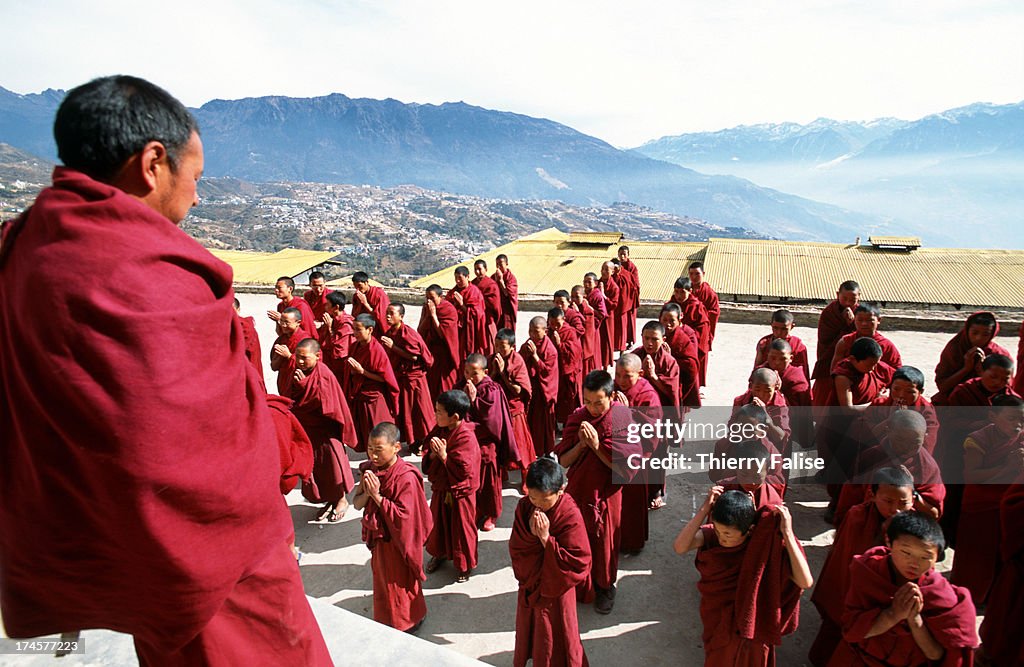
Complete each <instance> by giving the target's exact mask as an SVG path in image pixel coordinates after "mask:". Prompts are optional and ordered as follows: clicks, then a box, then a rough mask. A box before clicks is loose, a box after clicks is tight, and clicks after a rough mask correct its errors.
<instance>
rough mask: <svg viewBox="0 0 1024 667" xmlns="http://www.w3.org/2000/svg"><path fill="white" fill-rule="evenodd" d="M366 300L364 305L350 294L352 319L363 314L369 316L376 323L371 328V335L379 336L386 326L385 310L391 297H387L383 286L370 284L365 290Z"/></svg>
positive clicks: (389, 303) (386, 310)
mask: <svg viewBox="0 0 1024 667" xmlns="http://www.w3.org/2000/svg"><path fill="white" fill-rule="evenodd" d="M366 302H367V304H368V306H364V305H363V304H362V302H360V301H359V299H358V298H356V296H355V295H352V319H355V318H357V317H359V316H360V315H363V314H366V315H369V316H371V317H372V318H373V321H374V322H376V323H377V326H376V327H374V329H373V335H374V336H377V337H378V338H380V337H381V336H382V335H383V334H384V330H385V329H386V328H387V326H388V325H387V312H388V306H390V305H391V299H390V298H388V294H387V292H385V291H384V289H383V288H381V287H374V286H371V287H370V288H369V289H368V290H367V291H366Z"/></svg>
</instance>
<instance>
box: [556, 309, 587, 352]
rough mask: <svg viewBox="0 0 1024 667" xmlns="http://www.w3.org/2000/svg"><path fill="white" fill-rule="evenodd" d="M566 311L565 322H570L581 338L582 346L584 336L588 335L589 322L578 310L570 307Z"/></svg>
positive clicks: (581, 344)
mask: <svg viewBox="0 0 1024 667" xmlns="http://www.w3.org/2000/svg"><path fill="white" fill-rule="evenodd" d="M562 312H563V313H565V323H566V324H568V325H569V326H570V327H571V328H572V329H573V331H575V332H576V335H577V336H578V337H579V339H580V346H581V347H582V346H583V337H584V336H586V335H587V323H586V320H585V319H584V318H583V315H582V314H581V313H580V311H578V310H574V309H573V308H569V309H568V310H564V311H562Z"/></svg>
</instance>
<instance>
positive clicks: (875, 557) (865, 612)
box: [829, 547, 978, 667]
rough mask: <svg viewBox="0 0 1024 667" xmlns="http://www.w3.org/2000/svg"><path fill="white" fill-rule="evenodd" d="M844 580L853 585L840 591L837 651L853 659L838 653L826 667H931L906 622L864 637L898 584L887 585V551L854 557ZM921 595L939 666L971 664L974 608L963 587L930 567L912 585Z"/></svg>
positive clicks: (889, 582) (890, 578)
mask: <svg viewBox="0 0 1024 667" xmlns="http://www.w3.org/2000/svg"><path fill="white" fill-rule="evenodd" d="M850 581H851V582H856V585H855V586H850V587H849V590H847V592H846V600H845V602H844V607H845V610H844V611H843V620H842V623H843V639H845V640H846V643H845V644H841V645H840V649H843V648H844V647H846V646H848V647H850V649H851V651H852V653H853V654H854V655H853V656H850V659H849V661H846V660H842V656H840V655H839V654H838V653H837V655H836V656H834V657H833V662H831V663H829V665H830V667H831V665H833V664H834V665H907V666H908V667H925V666H926V665H932V664H935V663H930V662H929V661H928V660H927V659H926V658H925V655H924V653H922V652H921V649H920V648H918V646H917V643H916V642H915V641H914V638H913V636H912V635H911V634H910V628H909V627H908V626H907V623H906V621H901V622H900V623H899V624H898V625H896V626H895V627H893V628H892V629H891V630H889V631H888V632H884V633H882V634H880V635H875V636H874V637H869V638H866V637H865V635H866V634H867V632H868V630H870V629H871V626H872V624H873V623H874V622H875V619H876V618H878V615H879V614H880V613H881V612H882V610H884V609H886V608H888V607H889V605H890V604H891V603H892V597H893V595H894V594H895V593H896V590H897V589H898V588H899V587H900V586H901V585H902V582H901V583H900V584H897V583H894V582H893V574H892V566H891V565H890V564H889V549H888V548H887V547H875V548H873V549H870V550H868V551H867V552H865V553H864V554H862V555H860V556H854V558H853V563H852V564H851V565H850ZM917 585H918V586H919V587H920V588H921V593H922V594H923V595H924V609H923V610H922V612H921V618H922V619H923V620H924V623H925V625H926V626H927V627H928V631H929V632H931V635H932V637H934V638H935V640H936V641H937V642H938V643H939V644H940V645H941V646H942V647H943V648H944V649H945V651H946V654H945V656H944V657H943V659H942V661H941V663H939V664H941V665H942V667H958V666H960V665H964V666H969V665H972V664H974V655H973V654H974V647H976V646H977V645H978V634H977V632H976V631H975V629H974V628H975V624H976V618H975V609H974V603H973V602H971V594H970V593H969V592H968V591H967V589H966V588H961V587H959V586H954V585H952V584H950V583H949V582H948V581H946V579H945V578H943V576H942V575H941V574H939V573H938V572H936V571H935V569H934V568H932V569H931V570H929V571H928V572H927V573H926V574H924V575H922V576H921V578H920V579H919V580H918V581H917Z"/></svg>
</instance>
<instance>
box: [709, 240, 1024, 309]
mask: <svg viewBox="0 0 1024 667" xmlns="http://www.w3.org/2000/svg"><path fill="white" fill-rule="evenodd" d="M704 263H705V270H706V271H707V274H708V282H710V283H711V285H712V286H713V287H714V288H715V290H717V291H718V293H719V294H722V295H724V298H727V299H728V298H731V295H734V294H735V295H739V296H758V295H760V296H763V297H765V298H767V299H775V298H780V297H788V298H790V299H821V300H830V299H832V298H834V296H835V293H836V289H837V288H838V286H839V284H840V283H841V282H843V281H845V280H856V281H857V282H858V283H859V284H860V286H861V293H862V295H863V298H864V299H865V300H868V301H886V302H894V303H920V304H930V303H934V304H961V305H971V306H995V307H1005V308H1021V307H1024V251H1021V250H973V249H970V250H963V249H951V248H921V249H918V250H915V251H914V252H913V253H910V254H904V253H899V254H896V253H892V252H885V251H884V250H878V249H876V248H873V247H871V246H853V245H842V244H835V243H810V242H808V243H801V242H794V241H756V240H738V239H711V240H710V241H709V242H708V248H707V256H706V259H705V261H704Z"/></svg>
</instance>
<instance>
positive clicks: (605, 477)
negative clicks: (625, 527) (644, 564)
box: [555, 403, 640, 601]
mask: <svg viewBox="0 0 1024 667" xmlns="http://www.w3.org/2000/svg"><path fill="white" fill-rule="evenodd" d="M630 420H631V417H630V411H629V409H628V408H626V407H624V406H622V405H619V404H618V403H612V407H611V408H610V409H609V410H608V411H607V412H605V413H604V414H603V415H601V416H600V417H594V416H593V415H591V414H590V412H588V411H587V409H586V408H580V409H578V410H576V412H574V413H572V414H571V415H570V416H569V419H568V421H566V423H565V428H563V429H562V441H561V442H560V443H559V445H558V447H557V448H556V449H555V452H556V453H557V454H558V455H559V457H561V456H564V455H565V454H566V453H567V452H568V451H569V450H570V449H572V448H573V447H574V446H575V445H576V443H577V442H579V429H580V424H582V423H583V422H588V423H590V424H591V425H592V426H593V427H594V428H595V429H596V430H597V434H598V439H599V442H600V448H601V451H602V452H603V453H604V454H605V455H606V456H608V458H609V459H610V460H611V461H612V462H613V463H618V464H619V465H620V467H621V468H623V469H624V470H623V471H622V472H623V473H628V472H630V471H629V469H628V468H627V467H626V461H627V458H628V457H629V455H630V454H640V446H639V444H636V445H634V444H632V443H630V442H629V441H628V439H627V436H626V426H627V425H628V424H629V423H630ZM568 478H569V481H568V484H567V486H566V487H565V492H566V493H568V494H569V495H570V496H572V498H573V500H575V501H576V504H577V505H578V506H579V507H580V512H581V513H582V514H583V523H584V525H586V527H587V536H588V538H589V539H590V552H591V555H592V556H593V564H592V568H591V581H590V582H588V584H592V585H593V586H598V587H600V588H603V589H608V588H611V586H612V584H614V583H615V580H616V579H617V578H618V571H619V541H620V539H621V532H620V526H621V523H622V484H621V481H624V480H620V481H619V482H617V481H616V479H615V476H613V475H612V471H611V469H610V468H609V467H608V466H606V465H605V464H604V462H602V461H601V459H600V458H598V456H597V454H595V453H594V452H593V450H591V449H590V448H589V447H587V448H585V449H584V451H583V452H582V453H581V454H580V455H579V458H577V459H576V460H575V461H574V462H573V464H572V465H571V466H569V470H568ZM577 590H578V592H579V594H580V596H581V597H582V599H583V600H584V601H589V600H590V596H591V594H592V592H593V591H592V589H591V586H590V585H586V586H581V587H580V588H579V589H577Z"/></svg>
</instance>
